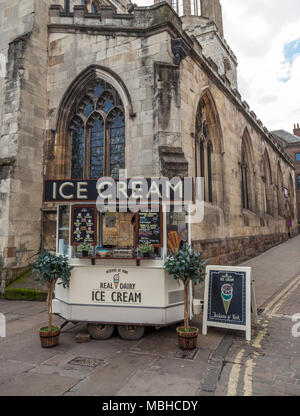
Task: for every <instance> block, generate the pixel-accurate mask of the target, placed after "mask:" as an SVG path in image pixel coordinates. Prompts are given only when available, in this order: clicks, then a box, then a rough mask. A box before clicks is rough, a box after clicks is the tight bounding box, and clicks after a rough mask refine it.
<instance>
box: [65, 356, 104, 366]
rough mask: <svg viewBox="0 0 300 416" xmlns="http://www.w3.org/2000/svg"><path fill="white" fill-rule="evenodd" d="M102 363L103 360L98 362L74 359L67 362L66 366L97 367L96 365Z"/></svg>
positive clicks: (93, 359)
mask: <svg viewBox="0 0 300 416" xmlns="http://www.w3.org/2000/svg"><path fill="white" fill-rule="evenodd" d="M103 362H104V360H98V359H96V358H88V357H75V358H73V360H71V361H69V362H68V364H71V365H80V366H81V367H98V365H100V364H102V363H103Z"/></svg>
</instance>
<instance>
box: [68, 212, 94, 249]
mask: <svg viewBox="0 0 300 416" xmlns="http://www.w3.org/2000/svg"><path fill="white" fill-rule="evenodd" d="M71 243H72V246H77V245H79V244H81V243H89V244H91V245H93V246H95V245H97V210H96V206H95V205H73V206H72V223H71Z"/></svg>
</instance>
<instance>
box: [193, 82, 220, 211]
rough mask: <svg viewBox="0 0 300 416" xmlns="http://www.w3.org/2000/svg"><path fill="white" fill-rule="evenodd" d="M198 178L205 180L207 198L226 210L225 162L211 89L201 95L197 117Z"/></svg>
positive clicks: (196, 161) (196, 167)
mask: <svg viewBox="0 0 300 416" xmlns="http://www.w3.org/2000/svg"><path fill="white" fill-rule="evenodd" d="M194 152H195V159H194V160H195V176H196V177H201V178H204V199H205V201H207V202H211V203H213V204H215V205H218V206H220V207H223V202H224V190H223V180H222V178H223V176H224V161H223V140H222V129H221V125H220V121H219V115H218V111H217V107H216V105H215V102H214V99H213V96H212V94H211V92H210V91H209V89H207V90H205V91H204V93H203V94H202V96H201V98H200V100H199V102H198V105H197V110H196V117H195V135H194Z"/></svg>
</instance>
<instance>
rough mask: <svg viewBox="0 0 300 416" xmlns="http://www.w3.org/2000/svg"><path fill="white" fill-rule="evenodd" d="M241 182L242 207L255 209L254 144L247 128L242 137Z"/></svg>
mask: <svg viewBox="0 0 300 416" xmlns="http://www.w3.org/2000/svg"><path fill="white" fill-rule="evenodd" d="M241 184H242V207H243V208H244V209H248V210H251V211H254V200H255V198H254V191H253V187H254V171H253V157H252V145H251V140H250V136H249V134H248V131H247V130H245V132H244V135H243V138H242V151H241Z"/></svg>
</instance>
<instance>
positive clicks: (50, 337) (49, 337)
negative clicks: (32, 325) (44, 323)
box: [40, 326, 60, 348]
mask: <svg viewBox="0 0 300 416" xmlns="http://www.w3.org/2000/svg"><path fill="white" fill-rule="evenodd" d="M45 328H47V327H43V328H40V340H41V345H42V347H43V348H51V347H55V346H56V345H57V344H58V338H59V333H60V326H55V328H57V329H55V330H54V331H50V332H47V331H43V329H45Z"/></svg>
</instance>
